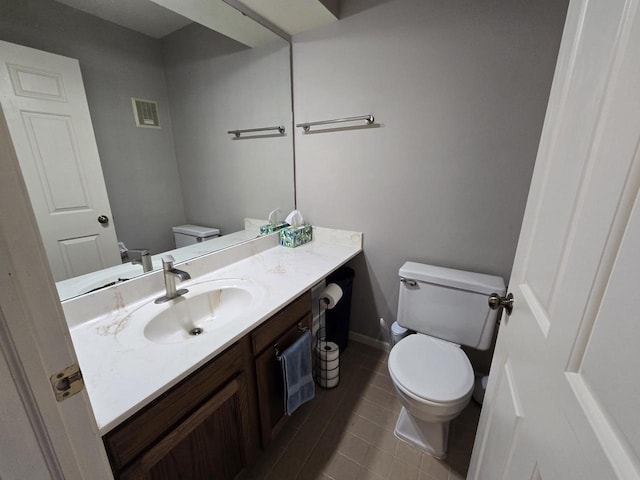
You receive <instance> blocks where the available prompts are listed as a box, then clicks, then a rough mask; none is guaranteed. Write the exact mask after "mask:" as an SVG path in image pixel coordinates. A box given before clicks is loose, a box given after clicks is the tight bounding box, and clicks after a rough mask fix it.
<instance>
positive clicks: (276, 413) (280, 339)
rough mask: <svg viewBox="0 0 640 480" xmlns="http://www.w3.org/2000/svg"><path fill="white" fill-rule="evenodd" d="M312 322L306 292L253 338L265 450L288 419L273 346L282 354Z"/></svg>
mask: <svg viewBox="0 0 640 480" xmlns="http://www.w3.org/2000/svg"><path fill="white" fill-rule="evenodd" d="M312 319H313V317H312V314H311V292H306V293H304V294H303V295H302V296H300V297H298V298H297V299H296V300H294V301H293V302H292V303H290V304H289V305H288V306H287V307H285V308H284V309H282V310H281V311H280V312H278V313H277V314H275V315H274V316H273V317H271V319H269V320H268V321H267V322H265V323H263V324H262V325H261V326H260V327H258V328H257V329H256V330H254V332H253V333H252V334H251V337H252V342H253V351H254V354H255V368H256V379H257V386H258V408H259V411H260V426H261V431H262V445H263V447H266V446H267V445H268V444H269V443H270V442H271V441H272V440H273V439H274V438H275V437H276V436H277V435H278V433H279V432H280V430H281V429H282V427H283V426H284V424H285V423H286V421H287V419H288V418H289V417H288V416H287V415H286V413H285V410H284V386H283V381H282V371H281V367H280V362H279V361H278V359H277V357H276V353H275V349H274V346H276V345H277V349H278V350H279V351H280V352H282V351H283V350H284V349H286V348H287V347H289V346H290V345H291V344H292V343H293V342H295V341H296V340H297V339H298V338H299V337H300V335H302V332H303V331H304V330H305V329H311V323H312Z"/></svg>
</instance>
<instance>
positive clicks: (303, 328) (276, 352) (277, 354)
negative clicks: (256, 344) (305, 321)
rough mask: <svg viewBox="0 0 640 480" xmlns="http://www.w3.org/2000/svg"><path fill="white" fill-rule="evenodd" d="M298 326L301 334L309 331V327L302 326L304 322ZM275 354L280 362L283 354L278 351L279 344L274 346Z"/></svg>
mask: <svg viewBox="0 0 640 480" xmlns="http://www.w3.org/2000/svg"><path fill="white" fill-rule="evenodd" d="M296 326H297V328H298V332H300V333H304V332H306V331H308V330H309V327H305V326H304V325H302V322H298V325H296ZM273 353H274V355H275V356H276V358H277V359H278V360H280V356H281V355H282V353H281V352H280V350H279V349H278V344H277V343H274V344H273Z"/></svg>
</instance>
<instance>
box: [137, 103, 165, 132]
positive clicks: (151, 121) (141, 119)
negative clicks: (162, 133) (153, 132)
mask: <svg viewBox="0 0 640 480" xmlns="http://www.w3.org/2000/svg"><path fill="white" fill-rule="evenodd" d="M131 103H132V104H133V116H134V117H135V119H136V126H138V127H143V128H160V119H159V118H158V102H153V101H151V100H142V99H141V98H133V97H131Z"/></svg>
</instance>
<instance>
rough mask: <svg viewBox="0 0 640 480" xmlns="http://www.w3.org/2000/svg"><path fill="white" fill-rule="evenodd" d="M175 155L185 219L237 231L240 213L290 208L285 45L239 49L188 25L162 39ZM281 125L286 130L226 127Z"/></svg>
mask: <svg viewBox="0 0 640 480" xmlns="http://www.w3.org/2000/svg"><path fill="white" fill-rule="evenodd" d="M163 45H164V54H165V65H166V80H167V88H168V92H169V99H170V104H171V115H172V119H173V121H174V130H173V132H174V139H175V148H176V157H177V159H178V165H179V169H180V180H181V183H182V194H183V199H184V207H185V213H186V217H187V220H188V221H189V222H190V223H195V224H201V225H209V226H213V227H217V228H220V229H221V230H222V232H223V233H230V232H234V231H237V230H242V229H244V223H243V219H244V217H253V218H266V216H267V214H268V213H269V211H270V210H273V209H275V208H281V209H282V211H283V213H284V214H285V215H286V213H288V212H289V211H290V210H292V209H293V204H294V193H293V158H292V157H293V144H292V138H293V137H292V132H291V122H292V111H291V89H290V85H291V76H290V68H289V63H290V58H289V44H288V43H287V42H285V41H284V40H283V41H282V42H275V43H274V44H270V45H267V46H264V47H259V48H253V49H245V48H244V47H242V46H241V45H239V44H238V43H237V42H234V41H233V40H230V39H228V38H226V37H224V36H222V35H220V34H217V33H215V32H213V31H211V30H208V29H206V28H204V27H201V26H200V25H197V24H193V25H190V26H187V27H184V28H182V29H180V30H178V31H177V32H174V33H173V34H171V35H169V36H167V37H165V38H164V39H163ZM273 125H285V127H286V135H285V136H271V137H268V136H267V137H262V138H247V139H241V140H233V136H232V135H229V134H227V131H229V130H235V129H245V128H258V127H264V126H273Z"/></svg>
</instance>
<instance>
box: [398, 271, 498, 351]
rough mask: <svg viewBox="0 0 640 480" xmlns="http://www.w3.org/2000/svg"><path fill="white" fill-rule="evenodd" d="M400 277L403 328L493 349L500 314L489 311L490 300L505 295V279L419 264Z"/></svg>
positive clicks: (402, 272)
mask: <svg viewBox="0 0 640 480" xmlns="http://www.w3.org/2000/svg"><path fill="white" fill-rule="evenodd" d="M399 274H400V279H401V283H400V299H399V303H398V323H399V324H400V325H402V326H403V327H405V328H408V329H409V330H415V331H416V332H419V333H424V334H425V335H430V336H432V337H437V338H441V339H443V340H447V341H449V342H453V343H458V344H460V345H466V346H468V347H473V348H477V349H479V350H486V349H488V348H489V347H490V345H491V340H492V337H493V332H494V329H495V326H496V323H497V319H498V317H497V315H498V311H497V310H491V309H490V308H489V304H488V297H489V295H490V294H492V293H493V292H496V293H498V294H500V296H504V294H505V284H504V280H503V279H502V278H500V277H495V276H492V275H484V274H482V273H473V272H465V271H462V270H454V269H452V268H444V267H436V266H433V265H425V264H422V263H415V262H406V263H405V264H404V265H403V266H402V267H401V268H400V272H399Z"/></svg>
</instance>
